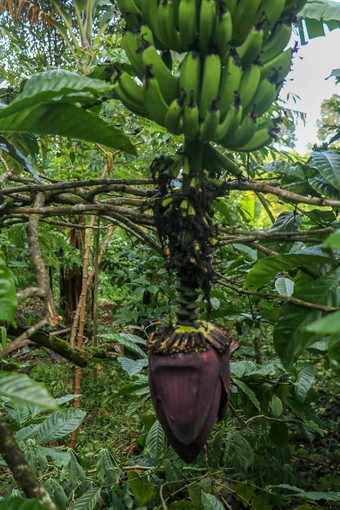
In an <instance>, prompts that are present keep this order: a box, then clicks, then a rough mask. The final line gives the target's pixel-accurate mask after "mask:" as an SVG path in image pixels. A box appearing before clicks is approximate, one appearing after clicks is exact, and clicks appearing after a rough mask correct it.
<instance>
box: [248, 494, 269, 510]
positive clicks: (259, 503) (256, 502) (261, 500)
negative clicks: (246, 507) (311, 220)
mask: <svg viewBox="0 0 340 510" xmlns="http://www.w3.org/2000/svg"><path fill="white" fill-rule="evenodd" d="M251 508H252V510H272V508H273V507H272V505H271V504H270V503H269V500H268V496H267V495H266V494H258V495H257V496H255V497H254V498H253V500H252V502H251Z"/></svg>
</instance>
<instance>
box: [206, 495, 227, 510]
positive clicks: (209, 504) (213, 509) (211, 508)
mask: <svg viewBox="0 0 340 510" xmlns="http://www.w3.org/2000/svg"><path fill="white" fill-rule="evenodd" d="M201 498H202V504H203V508H204V510H224V505H223V503H221V501H220V500H219V499H217V498H216V497H215V496H213V495H212V494H207V493H206V492H204V491H202V496H201Z"/></svg>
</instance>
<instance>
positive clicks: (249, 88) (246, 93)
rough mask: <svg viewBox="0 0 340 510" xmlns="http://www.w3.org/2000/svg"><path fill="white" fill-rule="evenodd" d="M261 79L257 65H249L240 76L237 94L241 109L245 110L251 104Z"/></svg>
mask: <svg viewBox="0 0 340 510" xmlns="http://www.w3.org/2000/svg"><path fill="white" fill-rule="evenodd" d="M260 79H261V68H260V66H258V65H251V66H250V67H248V69H246V70H245V71H244V73H243V75H242V78H241V83H240V88H239V94H240V99H241V104H242V106H243V109H244V110H246V109H247V107H248V105H249V104H250V103H251V102H252V99H253V97H254V95H255V92H256V90H257V87H258V86H259V83H260Z"/></svg>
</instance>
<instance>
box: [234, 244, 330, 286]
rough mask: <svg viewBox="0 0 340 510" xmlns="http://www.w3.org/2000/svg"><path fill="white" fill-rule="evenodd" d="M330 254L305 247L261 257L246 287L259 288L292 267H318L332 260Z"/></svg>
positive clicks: (248, 278) (315, 248)
mask: <svg viewBox="0 0 340 510" xmlns="http://www.w3.org/2000/svg"><path fill="white" fill-rule="evenodd" d="M330 261H331V259H330V257H329V255H328V254H327V253H325V252H323V251H322V250H321V249H320V248H318V247H314V248H305V249H304V250H301V251H299V252H296V253H286V254H279V255H275V256H274V257H266V258H264V259H260V260H259V261H258V262H256V264H255V265H254V266H253V267H252V269H251V270H250V271H249V273H248V275H247V277H246V279H245V282H244V288H249V287H253V288H255V289H259V288H260V287H262V286H263V285H264V284H265V283H267V282H269V281H270V280H272V279H273V278H274V277H275V276H276V275H277V274H278V273H282V272H283V271H288V270H290V269H293V268H296V267H299V266H307V267H309V268H313V267H315V266H316V267H317V266H319V265H320V264H323V263H326V262H330Z"/></svg>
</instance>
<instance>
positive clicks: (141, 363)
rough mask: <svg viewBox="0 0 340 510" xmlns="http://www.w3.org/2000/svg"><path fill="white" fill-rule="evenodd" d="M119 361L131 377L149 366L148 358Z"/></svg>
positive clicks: (119, 359) (121, 359) (121, 358)
mask: <svg viewBox="0 0 340 510" xmlns="http://www.w3.org/2000/svg"><path fill="white" fill-rule="evenodd" d="M118 361H119V363H120V364H121V365H122V367H123V369H124V370H125V371H126V372H127V373H128V374H129V376H133V375H136V374H138V373H139V372H141V371H142V370H143V368H145V367H146V366H147V365H148V360H147V358H143V359H136V360H133V359H131V358H124V357H120V358H118Z"/></svg>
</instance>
